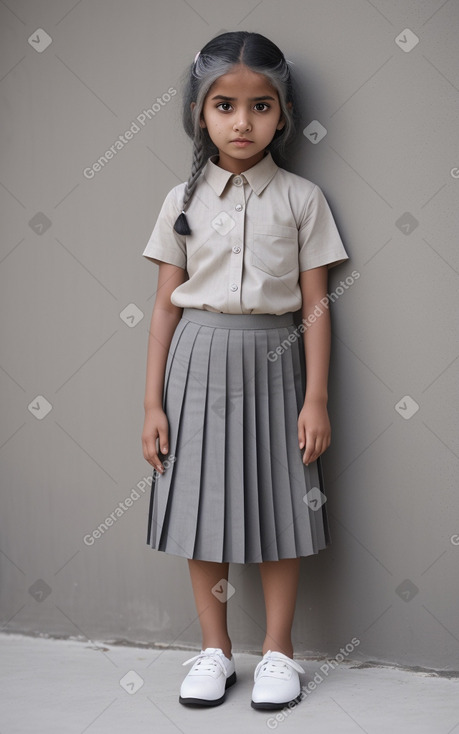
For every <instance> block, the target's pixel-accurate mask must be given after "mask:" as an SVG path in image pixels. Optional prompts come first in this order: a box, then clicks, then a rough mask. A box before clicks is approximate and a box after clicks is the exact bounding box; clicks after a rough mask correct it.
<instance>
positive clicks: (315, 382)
mask: <svg viewBox="0 0 459 734" xmlns="http://www.w3.org/2000/svg"><path fill="white" fill-rule="evenodd" d="M327 281H328V267H327V265H322V266H320V267H318V268H312V269H311V270H305V271H303V272H301V273H300V287H301V293H302V297H303V305H302V310H301V316H302V319H303V324H304V325H305V326H306V330H305V331H304V333H303V338H304V350H305V360H306V394H305V399H304V405H303V408H302V409H301V412H300V414H299V416H298V443H299V447H300V449H302V448H303V447H304V446H306V448H305V451H304V454H303V463H304V464H306V465H307V464H309V462H310V461H315V460H316V459H317V458H318V457H319V456H320V455H321V454H323V452H324V451H325V450H326V449H327V448H328V447H329V445H330V440H331V429H330V421H329V418H328V413H327V401H328V389H327V384H328V369H329V362H330V312H329V310H328V307H324V306H323V303H322V304H321V303H320V299H321V298H324V297H325V296H326V294H327ZM316 306H319V308H320V310H321V312H322V313H321V315H319V316H317V315H316V314H317V310H316V314H314V313H313V312H314V308H315V307H316ZM309 317H312V318H311V321H309V320H308V319H309ZM314 319H315V320H314Z"/></svg>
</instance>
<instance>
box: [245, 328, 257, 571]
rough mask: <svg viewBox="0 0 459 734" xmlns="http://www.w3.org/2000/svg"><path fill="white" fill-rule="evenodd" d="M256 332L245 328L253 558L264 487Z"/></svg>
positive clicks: (248, 537) (248, 549)
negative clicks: (259, 432) (257, 386)
mask: <svg viewBox="0 0 459 734" xmlns="http://www.w3.org/2000/svg"><path fill="white" fill-rule="evenodd" d="M256 333H257V332H255V331H254V330H247V331H245V332H244V342H243V350H244V359H243V364H244V396H243V398H244V407H243V421H244V441H243V447H242V455H243V463H244V487H245V492H244V519H245V527H244V531H245V558H244V561H245V559H249V561H250V562H253V561H254V559H256V558H260V557H261V553H260V549H261V527H260V507H261V498H260V487H261V478H260V475H259V459H258V453H257V448H258V441H259V437H258V439H257V400H256V392H255V385H256V384H258V380H259V375H258V374H257V372H256V357H255V355H256V350H257V345H256V339H255V336H256Z"/></svg>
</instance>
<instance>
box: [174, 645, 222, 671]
mask: <svg viewBox="0 0 459 734" xmlns="http://www.w3.org/2000/svg"><path fill="white" fill-rule="evenodd" d="M195 660H196V662H195V664H194V666H193V668H197V667H198V666H199V668H200V669H201V670H215V668H217V667H220V669H221V671H222V673H223V675H225V676H226V667H225V664H224V662H223V660H222V659H221V656H220V654H219V653H218V652H215V651H213V652H206V651H205V650H201V652H200V653H198V655H195V656H194V657H192V658H190V659H189V660H185V662H184V663H182V665H188V663H192V662H194V661H195Z"/></svg>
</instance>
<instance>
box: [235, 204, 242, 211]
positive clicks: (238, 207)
mask: <svg viewBox="0 0 459 734" xmlns="http://www.w3.org/2000/svg"><path fill="white" fill-rule="evenodd" d="M234 208H235V209H236V211H237V212H241V211H242V210H243V208H244V207H243V206H242V204H236V206H235V207H234Z"/></svg>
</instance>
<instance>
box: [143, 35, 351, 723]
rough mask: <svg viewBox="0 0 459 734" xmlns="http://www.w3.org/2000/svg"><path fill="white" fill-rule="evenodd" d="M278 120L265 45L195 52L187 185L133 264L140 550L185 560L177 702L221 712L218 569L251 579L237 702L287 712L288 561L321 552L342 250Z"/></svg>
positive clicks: (224, 663)
mask: <svg viewBox="0 0 459 734" xmlns="http://www.w3.org/2000/svg"><path fill="white" fill-rule="evenodd" d="M295 114H296V110H295V104H294V91H293V88H292V80H291V76H290V70H289V65H288V62H287V61H286V60H285V58H284V55H283V54H282V52H281V51H280V50H279V48H278V47H277V46H276V45H275V44H274V43H272V42H271V41H269V40H268V39H267V38H265V37H264V36H261V35H259V34H258V33H248V32H246V31H238V32H231V33H223V34H221V35H219V36H217V37H216V38H213V39H212V40H211V41H209V43H207V44H206V45H205V46H204V48H203V49H202V50H201V51H200V52H199V53H198V54H197V56H196V58H195V60H194V63H193V64H192V65H191V68H190V71H189V78H188V81H187V86H186V90H185V94H184V108H183V121H184V126H185V130H186V132H187V134H188V135H189V136H190V137H191V138H192V140H193V159H192V167H191V175H190V177H189V179H188V181H187V182H186V183H183V184H179V185H178V186H175V187H174V188H173V189H172V190H171V191H170V192H169V193H168V195H167V196H166V199H165V201H164V204H163V206H162V209H161V211H160V214H159V217H158V220H157V222H156V225H155V227H154V229H153V232H152V234H151V237H150V239H149V241H148V244H147V246H146V248H145V250H144V252H143V255H144V256H145V257H147V258H149V259H150V260H151V261H153V262H154V263H156V264H158V265H159V276H158V286H157V292H156V301H155V305H154V308H153V314H152V318H151V328H150V336H149V345H148V358H147V376H146V391H145V404H144V407H145V423H144V427H143V433H142V445H143V453H144V457H145V459H146V460H147V461H148V462H149V463H150V464H152V466H153V467H154V472H153V478H152V487H151V497H150V508H149V518H148V531H147V543H148V544H149V545H150V546H151V547H152V548H154V549H156V550H159V551H164V552H166V553H171V554H174V555H178V556H182V557H184V558H187V559H188V565H189V571H190V576H191V583H192V587H193V593H194V597H195V602H196V607H197V612H198V615H199V620H200V625H201V631H202V649H201V652H200V654H199V655H196V656H195V657H194V658H191V660H187V661H186V662H185V663H184V665H185V664H186V663H189V662H194V665H193V667H192V668H191V670H190V671H189V673H188V675H187V676H186V677H185V679H184V680H183V682H182V685H181V688H180V696H179V701H180V702H181V703H183V704H198V705H207V706H213V705H217V704H220V703H222V702H223V700H224V698H225V691H226V688H228V687H229V686H230V685H232V684H233V683H234V682H235V681H236V672H235V665H234V660H233V657H232V652H231V639H230V637H229V634H228V630H227V624H226V590H227V579H228V568H229V563H258V564H259V568H260V573H261V580H262V585H263V593H264V599H265V606H266V636H265V639H264V642H263V648H262V653H263V657H262V660H261V661H260V662H259V663H258V665H257V666H256V668H255V672H254V687H253V691H252V701H251V705H252V706H253V707H254V708H270V709H271V708H273V709H274V708H282V707H284V706H286V705H287V704H288V703H289V702H292V701H298V700H299V698H300V681H299V676H298V673H300V672H304V671H303V669H302V668H301V666H299V665H298V663H296V662H295V661H294V660H293V647H292V641H291V627H292V622H293V616H294V609H295V603H296V594H297V586H298V577H299V567H300V566H299V564H300V557H301V556H308V555H310V554H313V553H318V552H319V550H321V549H323V548H325V547H326V546H327V545H328V544H329V542H330V536H329V531H328V524H327V514H326V510H325V505H324V504H323V503H324V501H325V496H324V494H323V491H324V486H323V479H322V473H321V466H320V460H319V457H320V456H321V454H322V453H323V452H324V451H325V450H326V449H327V447H328V446H329V444H330V423H329V419H328V414H327V380H328V367H329V352H330V321H329V312H328V309H327V308H326V307H325V306H324V305H323V304H324V303H327V298H326V293H327V272H328V268H329V267H331V266H332V265H337V264H338V263H340V262H343V261H344V260H346V259H347V258H348V256H347V254H346V251H345V249H344V246H343V243H342V241H341V239H340V236H339V234H338V231H337V229H336V225H335V223H334V220H333V217H332V214H331V212H330V209H329V207H328V204H327V201H326V199H325V197H324V195H323V194H322V192H321V190H320V189H319V188H318V186H316V185H314V184H313V183H312V182H311V181H308V180H307V179H304V178H302V177H300V176H298V175H295V174H292V173H289V172H288V171H286V170H285V169H283V168H281V167H279V166H278V165H277V164H276V162H275V160H274V155H277V153H278V152H279V151H282V150H283V149H285V145H286V143H287V142H288V141H289V140H291V139H292V137H293V134H294V122H295ZM300 310H301V311H300ZM297 311H300V312H301V317H302V321H301V323H300V324H296V323H295V321H294V318H293V314H294V313H295V312H297ZM306 374H307V386H306Z"/></svg>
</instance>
